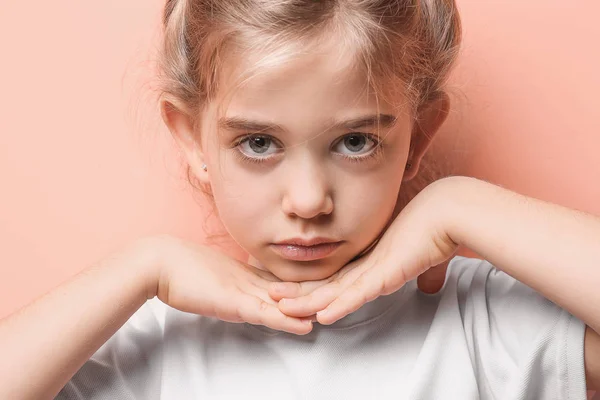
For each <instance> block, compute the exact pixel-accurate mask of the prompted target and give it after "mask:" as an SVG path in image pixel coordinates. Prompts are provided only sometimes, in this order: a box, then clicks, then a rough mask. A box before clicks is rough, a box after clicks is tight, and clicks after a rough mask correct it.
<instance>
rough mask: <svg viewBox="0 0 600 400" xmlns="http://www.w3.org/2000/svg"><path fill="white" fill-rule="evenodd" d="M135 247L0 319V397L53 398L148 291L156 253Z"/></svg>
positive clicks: (136, 306)
mask: <svg viewBox="0 0 600 400" xmlns="http://www.w3.org/2000/svg"><path fill="white" fill-rule="evenodd" d="M133 249H134V248H133V247H129V248H127V249H125V250H123V251H122V252H120V253H119V254H117V255H115V256H113V257H111V258H109V259H106V260H104V261H102V262H100V263H99V264H97V265H95V266H93V267H90V268H89V269H87V270H85V271H83V272H82V273H80V274H78V275H77V276H75V277H74V278H73V279H72V280H70V281H69V282H67V283H65V284H63V285H61V286H59V287H58V288H56V289H54V290H53V291H51V292H49V293H48V294H46V295H44V296H43V297H41V298H39V299H38V300H36V301H35V302H33V303H31V304H30V305H28V306H27V307H25V308H23V309H21V310H19V311H18V312H17V313H15V314H13V315H11V316H9V317H7V318H5V319H3V320H2V321H0V354H1V355H2V357H0V398H2V399H36V400H37V399H51V398H54V397H55V396H56V394H57V393H58V392H59V391H60V389H61V388H62V387H63V386H64V385H65V384H66V383H67V382H68V381H69V379H71V377H72V376H73V375H74V374H75V373H76V372H77V370H79V368H81V366H82V365H83V364H84V363H85V362H86V361H87V360H88V359H89V358H90V357H91V356H92V355H93V354H94V352H96V350H98V349H99V348H100V346H101V345H102V344H103V343H104V342H106V341H107V340H108V339H109V338H110V337H111V336H112V335H113V334H114V333H115V332H116V331H117V330H118V329H119V328H120V327H121V326H122V325H123V324H124V323H125V322H126V321H127V320H128V319H129V317H130V316H131V315H132V314H133V313H134V312H135V311H136V310H137V309H138V308H139V307H140V306H141V305H142V304H143V303H144V302H145V301H146V300H147V298H148V297H149V296H151V291H152V279H153V272H154V271H153V264H152V263H154V262H155V256H154V255H153V254H152V253H153V252H152V251H146V252H143V251H142V252H140V251H137V252H136V251H133ZM136 250H139V247H138V248H136Z"/></svg>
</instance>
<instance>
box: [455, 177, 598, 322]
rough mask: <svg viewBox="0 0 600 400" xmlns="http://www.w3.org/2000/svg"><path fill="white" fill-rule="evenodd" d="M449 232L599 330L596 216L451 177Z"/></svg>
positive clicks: (456, 239) (458, 241)
mask: <svg viewBox="0 0 600 400" xmlns="http://www.w3.org/2000/svg"><path fill="white" fill-rule="evenodd" d="M450 180H454V181H453V182H448V183H450V185H447V187H448V188H449V189H448V190H450V192H449V193H448V197H447V198H448V199H451V201H450V202H447V205H446V206H448V207H450V208H451V212H450V213H448V215H451V216H452V217H451V222H450V223H449V226H450V229H449V235H450V237H451V238H452V240H454V241H455V242H456V243H458V244H460V245H464V246H466V247H468V248H470V249H471V250H473V251H475V252H476V253H478V254H479V255H481V256H482V257H484V258H485V259H486V260H489V261H490V262H491V263H492V264H494V265H495V266H497V267H498V268H500V269H501V270H503V271H504V272H506V273H507V274H509V275H511V276H513V277H514V278H516V279H518V280H520V281H521V282H523V283H525V284H526V285H528V286H530V287H531V288H533V289H535V290H536V291H538V292H539V293H541V294H542V295H544V296H545V297H546V298H548V299H550V300H551V301H553V302H554V303H556V304H558V305H559V306H561V307H562V308H564V309H566V310H567V311H569V312H571V313H572V314H573V315H575V316H577V317H578V318H580V319H581V320H582V321H584V322H585V323H586V324H587V325H588V326H589V327H591V328H592V329H594V330H595V331H596V332H600V218H598V217H595V216H592V215H589V214H585V213H582V212H579V211H575V210H571V209H568V208H565V207H561V206H558V205H555V204H550V203H546V202H543V201H540V200H536V199H533V198H529V197H526V196H522V195H520V194H517V193H514V192H511V191H508V190H506V189H503V188H500V187H498V186H494V185H492V184H489V183H486V182H482V181H478V180H475V179H470V178H450Z"/></svg>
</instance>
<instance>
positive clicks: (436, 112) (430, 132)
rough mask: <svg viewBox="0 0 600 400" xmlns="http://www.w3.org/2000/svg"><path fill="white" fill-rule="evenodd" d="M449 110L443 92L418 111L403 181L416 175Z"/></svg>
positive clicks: (446, 97) (447, 101)
mask: <svg viewBox="0 0 600 400" xmlns="http://www.w3.org/2000/svg"><path fill="white" fill-rule="evenodd" d="M449 110H450V98H449V97H448V95H447V94H446V93H444V92H440V93H439V94H438V96H437V97H436V98H435V99H434V100H431V101H430V102H428V103H427V104H425V105H424V106H423V107H422V108H420V109H419V111H418V115H417V119H416V122H415V125H414V127H413V132H412V137H411V143H410V150H409V153H408V160H407V165H406V171H405V172H404V177H403V179H402V180H403V181H409V180H411V179H413V178H414V177H415V176H416V175H417V172H418V171H419V165H420V164H421V161H422V160H423V156H424V155H425V153H426V152H427V150H428V149H429V146H430V145H431V142H432V141H433V138H434V137H435V135H436V133H437V132H438V131H439V128H440V127H441V126H442V124H443V123H444V121H445V120H446V117H448V112H449ZM409 165H410V166H409Z"/></svg>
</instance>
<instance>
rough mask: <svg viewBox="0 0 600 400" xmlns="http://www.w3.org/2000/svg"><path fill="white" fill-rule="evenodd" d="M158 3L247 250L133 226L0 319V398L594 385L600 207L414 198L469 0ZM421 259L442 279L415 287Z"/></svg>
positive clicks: (177, 84) (466, 186) (437, 186)
mask: <svg viewBox="0 0 600 400" xmlns="http://www.w3.org/2000/svg"><path fill="white" fill-rule="evenodd" d="M164 15H165V17H164V23H165V38H164V48H163V54H162V61H163V63H162V69H161V71H162V73H163V75H162V77H163V78H164V83H165V85H164V93H163V95H162V96H161V102H160V106H161V113H162V116H163V119H164V121H165V123H166V125H167V126H168V128H169V129H170V131H171V132H172V133H173V136H174V138H175V139H176V141H177V143H178V144H179V145H180V147H181V149H182V150H183V152H184V154H185V156H186V158H187V161H188V162H189V165H190V171H191V172H192V173H193V176H194V177H195V178H197V180H198V181H199V184H200V185H201V186H202V187H203V189H205V190H206V191H207V192H208V193H209V194H211V196H212V197H213V198H214V204H215V206H216V209H217V211H218V213H219V216H220V218H221V219H222V221H223V224H224V226H225V227H226V228H227V230H228V232H229V233H230V234H231V235H232V237H233V238H234V239H235V240H236V241H237V242H238V243H239V244H240V245H241V246H242V247H243V248H244V249H245V250H246V251H247V252H248V253H249V254H250V256H251V257H250V259H249V262H248V263H241V262H238V261H235V260H233V259H230V258H228V257H226V256H224V255H222V254H219V253H217V252H215V251H213V250H211V249H209V248H207V247H204V246H199V245H194V244H191V243H184V242H182V241H180V240H177V239H176V238H172V237H166V236H160V237H153V238H147V239H142V240H139V241H137V242H135V243H133V244H131V245H129V246H126V247H125V248H124V249H123V250H122V251H121V252H119V253H118V254H115V255H113V256H112V257H109V258H107V259H105V260H103V261H102V262H99V263H98V264H97V265H95V266H93V267H91V268H89V269H88V270H86V271H85V272H83V273H81V274H80V275H79V276H77V277H76V278H75V279H73V280H72V281H70V282H68V283H66V284H64V285H63V286H61V287H59V288H57V289H56V290H54V291H52V292H50V293H49V294H47V295H46V296H44V297H42V298H40V299H39V300H37V301H36V302H34V303H33V304H31V305H29V306H28V307H26V308H24V309H22V310H21V311H20V312H18V313H16V314H14V315H13V316H11V317H9V318H7V319H5V320H4V321H2V324H1V325H0V343H1V346H2V347H1V348H0V350H1V353H2V355H3V357H2V358H1V360H0V376H2V385H1V386H0V398H2V399H5V398H6V399H45V398H53V397H55V396H58V397H57V398H59V399H197V398H210V399H220V398H238V397H241V396H245V397H249V398H259V397H260V398H265V397H268V398H278V399H282V398H283V399H288V398H289V399H296V398H298V399H329V398H391V397H394V398H405V399H438V398H446V399H474V398H484V399H492V398H500V399H531V398H536V399H537V398H539V399H567V398H569V399H583V398H585V390H586V379H587V386H588V387H589V388H597V387H598V383H599V381H600V361H599V359H600V338H599V336H598V334H597V332H600V312H598V310H599V306H600V290H598V288H599V286H600V270H599V268H598V266H599V265H600V246H598V242H599V239H600V221H599V220H598V218H595V217H593V216H590V215H585V214H583V213H580V212H576V211H573V210H568V209H565V208H562V207H559V206H556V205H552V204H548V203H544V202H541V201H538V200H534V199H531V198H526V197H524V196H521V195H518V194H515V193H512V192H509V191H507V190H505V189H501V188H499V187H496V186H493V185H491V184H488V183H485V182H481V181H478V180H475V179H471V178H464V177H450V178H445V179H441V180H438V181H436V182H434V183H432V184H430V185H428V186H427V187H425V188H424V189H423V190H421V191H420V192H419V193H418V194H417V195H416V196H413V195H412V194H411V188H419V187H420V186H419V183H418V177H419V175H418V174H417V172H418V171H419V170H422V168H423V165H422V164H423V162H422V161H423V160H424V156H425V154H426V151H427V149H428V147H429V145H430V143H431V140H432V138H433V137H434V135H435V133H436V131H437V130H438V128H439V126H440V125H441V124H442V123H443V122H444V119H445V117H446V115H447V113H448V109H449V100H448V97H447V96H446V95H445V94H444V92H443V90H442V88H443V84H444V82H445V81H446V78H447V76H448V73H449V71H450V69H451V66H452V64H453V61H454V59H455V57H456V53H457V49H458V46H459V42H460V26H459V18H458V15H457V11H456V7H455V4H454V2H453V1H452V0H412V1H409V0H323V1H315V0H281V1H270V0H247V1H243V2H242V1H236V0H170V1H168V2H167V4H166V7H165V14H164ZM403 182H404V183H403ZM401 183H403V184H402V187H401ZM413 197H414V198H413ZM410 198H412V200H411V201H410V202H409V203H408V204H406V203H407V199H410ZM459 245H464V246H467V247H469V248H471V249H473V250H474V251H476V252H477V253H478V254H480V255H482V256H483V257H484V258H485V259H486V260H489V262H488V261H480V260H475V259H468V258H462V257H453V256H454V254H455V252H456V249H457V247H458V246H459ZM450 259H451V262H450V263H449V265H448V264H447V261H448V260H450ZM490 262H491V263H490ZM492 264H493V265H494V266H492ZM436 266H437V267H436ZM432 267H433V268H432ZM446 268H447V271H446ZM496 268H498V269H496ZM419 276H421V278H420V279H421V283H422V285H421V286H422V287H426V288H427V289H428V291H435V290H436V289H437V288H436V287H435V286H436V281H439V280H440V279H441V280H444V278H445V282H444V286H443V288H442V289H441V290H440V291H439V292H438V293H437V294H429V295H428V294H425V293H422V292H419V291H418V290H417V284H416V283H415V282H416V279H417V277H419ZM547 299H548V300H547Z"/></svg>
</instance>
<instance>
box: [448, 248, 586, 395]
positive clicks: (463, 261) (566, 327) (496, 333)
mask: <svg viewBox="0 0 600 400" xmlns="http://www.w3.org/2000/svg"><path fill="white" fill-rule="evenodd" d="M442 290H443V292H442V294H441V295H442V298H441V299H440V305H441V306H442V305H443V304H446V306H447V307H452V306H453V307H455V308H456V309H457V310H458V312H457V313H455V315H458V318H460V320H461V323H462V326H463V332H464V333H463V334H464V339H465V341H466V344H467V346H468V347H469V348H470V352H471V357H472V359H475V360H476V364H479V365H482V366H484V368H483V370H485V369H486V367H485V366H487V367H489V368H492V367H493V368H496V369H498V368H499V367H500V366H504V368H505V371H510V370H513V371H518V373H519V374H522V376H523V377H524V378H523V380H520V381H518V382H520V383H519V384H521V385H523V387H522V389H523V390H525V389H526V388H531V387H537V389H536V390H539V391H540V392H539V393H540V394H541V393H546V392H547V393H560V394H561V395H564V396H570V398H581V397H580V396H581V395H583V397H582V398H585V370H584V357H583V350H584V335H585V324H584V323H583V322H582V321H581V320H579V319H578V318H576V317H574V316H573V315H571V314H570V313H569V312H567V311H566V310H564V309H562V308H560V307H559V306H557V305H556V304H554V303H553V302H551V301H550V300H548V299H546V298H545V297H543V296H542V295H541V294H539V293H537V292H536V291H535V290H533V289H532V288H530V287H528V286H526V285H525V284H523V283H521V282H520V281H518V280H516V279H514V278H513V277H511V276H510V275H508V274H506V273H504V272H503V271H501V270H500V269H498V268H496V267H495V266H494V265H492V264H491V263H489V262H488V261H485V260H480V259H473V258H466V257H456V258H454V259H453V260H452V261H451V262H450V264H449V267H448V272H447V276H446V282H445V284H444V288H443V289H442ZM479 373H481V371H480V372H479ZM582 382H583V384H582ZM553 391H554V392H553ZM539 398H546V397H544V396H543V395H542V396H541V397H539ZM548 398H551V397H548ZM552 398H554V397H552ZM556 398H562V397H561V396H558V397H556Z"/></svg>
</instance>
